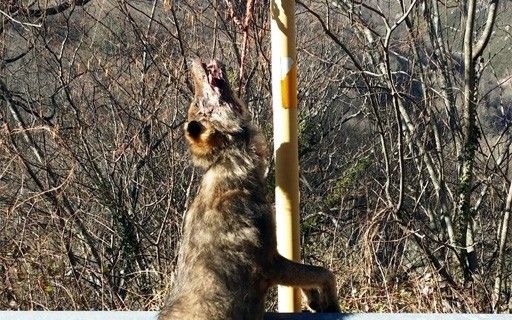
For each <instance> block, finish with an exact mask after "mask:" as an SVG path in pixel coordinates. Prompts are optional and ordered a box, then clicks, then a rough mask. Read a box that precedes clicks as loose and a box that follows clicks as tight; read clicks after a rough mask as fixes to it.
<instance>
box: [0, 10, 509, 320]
mask: <svg viewBox="0 0 512 320" xmlns="http://www.w3.org/2000/svg"><path fill="white" fill-rule="evenodd" d="M270 10H271V2H270V1H269V0H262V1H251V0H248V1H242V0H240V1H238V0H237V1H234V0H175V1H166V3H163V2H162V1H158V0H74V1H73V0H34V1H25V0H7V1H5V0H3V1H0V125H1V126H0V309H13V310H17V309H21V310H27V309H50V310H61V309H68V310H79V309H80V310H89V309H94V310H100V309H104V310H112V309H118V310H120V309H123V310H125V309H132V310H146V309H158V308H160V306H161V305H162V300H163V298H164V295H165V290H166V289H167V288H168V286H169V284H170V281H171V278H172V271H173V268H174V265H175V262H176V253H177V248H178V246H179V239H180V230H181V222H182V217H183V214H184V212H185V210H186V208H187V206H188V205H189V202H190V200H191V198H192V197H193V195H194V193H195V190H196V186H197V178H198V176H199V175H200V174H201V172H200V171H199V169H194V168H193V166H192V165H191V162H190V157H189V155H188V153H187V151H186V148H185V144H184V141H183V135H182V124H183V122H184V120H185V117H186V109H187V107H188V103H189V102H190V100H191V98H192V88H191V82H190V79H189V78H188V66H187V59H189V58H191V57H194V56H196V55H199V56H202V57H203V58H205V59H208V58H213V57H215V58H218V59H220V60H222V61H224V63H225V64H226V65H227V67H228V70H229V71H228V77H229V78H230V80H231V82H232V83H233V84H234V85H235V87H236V89H237V90H238V92H239V93H240V96H241V97H242V98H243V100H245V101H246V102H247V104H248V106H249V108H250V111H251V113H252V116H253V119H254V121H255V122H256V123H258V124H259V126H260V127H261V128H262V129H263V131H264V132H265V134H266V136H267V137H268V139H269V144H271V143H272V136H271V133H272V121H271V120H272V108H271V92H270V88H271V84H270V78H271V77H270V70H271V66H270V22H269V18H270V17H269V13H270ZM296 17H297V18H296V19H297V44H298V48H297V49H298V60H299V71H298V77H299V93H298V98H299V112H300V113H299V121H300V123H299V130H300V132H299V134H300V137H299V157H300V165H301V176H300V179H301V210H302V211H301V228H302V230H301V232H302V254H303V258H304V261H305V262H307V263H311V264H317V265H323V266H326V267H328V268H329V269H331V270H333V271H334V272H335V274H336V276H337V280H338V287H339V297H340V304H341V306H342V308H343V309H344V310H347V311H351V312H357V311H379V312H405V311H408V312H510V311H512V299H511V294H512V287H511V286H512V278H511V277H512V256H511V253H512V246H511V240H510V239H511V237H510V232H511V231H510V222H509V221H510V211H511V210H512V176H511V169H512V167H511V165H512V158H511V153H510V151H511V147H512V146H511V144H512V130H510V129H511V126H512V80H511V78H512V72H511V71H512V67H511V61H512V39H511V37H512V28H511V24H512V22H511V21H512V5H511V4H510V2H508V1H505V0H503V1H498V0H486V1H476V0H467V1H465V0H446V1H437V0H371V1H364V0H363V1H352V0H334V1H319V0H300V1H296ZM273 186H274V182H273V167H272V164H271V168H270V170H269V182H268V188H269V191H270V194H272V190H273ZM274 304H275V303H274V297H273V295H271V296H270V298H269V302H268V307H269V309H272V308H273V306H274Z"/></svg>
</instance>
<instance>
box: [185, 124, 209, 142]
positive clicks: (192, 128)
mask: <svg viewBox="0 0 512 320" xmlns="http://www.w3.org/2000/svg"><path fill="white" fill-rule="evenodd" d="M205 129H206V128H205V127H204V126H203V125H202V124H201V122H199V121H190V122H189V123H188V124H187V133H188V134H189V135H190V136H191V137H192V138H198V137H199V136H200V135H201V133H203V132H204V130H205Z"/></svg>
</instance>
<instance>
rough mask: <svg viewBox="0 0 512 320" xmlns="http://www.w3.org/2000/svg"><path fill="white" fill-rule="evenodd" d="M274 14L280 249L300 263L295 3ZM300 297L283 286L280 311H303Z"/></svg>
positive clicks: (282, 4) (279, 6) (278, 6)
mask: <svg viewBox="0 0 512 320" xmlns="http://www.w3.org/2000/svg"><path fill="white" fill-rule="evenodd" d="M271 15H272V24H271V38H272V96H273V99H272V102H273V110H274V156H275V161H276V190H275V191H276V226H277V243H278V244H277V247H278V250H279V253H280V254H282V255H283V256H284V257H286V258H288V259H291V260H294V261H299V260H300V247H299V241H300V238H299V169H298V168H299V165H298V162H299V160H298V147H297V53H296V49H295V1H294V0H272V2H271ZM300 297H301V296H300V292H299V290H298V289H293V288H290V287H282V286H279V287H278V310H279V312H295V311H300V308H301V300H300Z"/></svg>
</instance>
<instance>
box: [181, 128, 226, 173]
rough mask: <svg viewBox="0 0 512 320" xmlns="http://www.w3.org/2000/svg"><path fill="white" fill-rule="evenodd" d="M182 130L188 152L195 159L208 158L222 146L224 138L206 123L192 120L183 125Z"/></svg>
mask: <svg viewBox="0 0 512 320" xmlns="http://www.w3.org/2000/svg"><path fill="white" fill-rule="evenodd" d="M184 129H185V138H186V139H187V142H188V144H189V146H190V151H191V152H192V154H193V155H194V156H196V157H205V156H206V157H208V156H209V155H211V154H213V153H214V152H216V151H217V150H218V149H219V148H221V146H222V145H223V144H224V141H225V139H224V137H223V136H222V135H221V134H219V133H218V132H217V131H215V129H213V128H212V127H211V126H210V125H209V124H208V123H201V122H199V121H195V120H192V121H189V122H187V123H185V126H184ZM199 164H201V163H199Z"/></svg>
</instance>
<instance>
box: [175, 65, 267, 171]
mask: <svg viewBox="0 0 512 320" xmlns="http://www.w3.org/2000/svg"><path fill="white" fill-rule="evenodd" d="M191 73H192V78H193V81H194V91H195V95H194V100H193V101H192V103H191V104H190V107H189V110H188V121H187V123H185V137H186V139H187V141H188V143H189V145H190V150H191V153H192V156H193V159H194V162H195V164H196V165H199V166H202V167H209V166H211V165H212V164H214V163H215V162H217V161H218V160H219V159H221V158H222V157H224V156H229V155H233V154H234V153H241V154H244V155H248V156H250V157H254V158H255V159H260V160H263V161H265V159H266V157H267V155H268V152H267V146H266V142H265V140H264V138H263V136H262V135H261V133H259V130H258V129H257V128H256V127H255V126H253V125H252V124H251V123H250V114H249V111H248V110H247V107H246V105H245V104H244V103H243V102H242V101H241V100H240V99H238V97H236V96H235V95H234V94H233V90H232V89H231V86H230V84H229V81H228V79H227V78H226V76H225V72H224V69H223V67H222V66H221V65H220V63H219V62H217V61H214V60H212V61H210V62H209V63H208V64H206V63H203V62H201V60H200V59H195V60H193V62H192V66H191Z"/></svg>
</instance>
